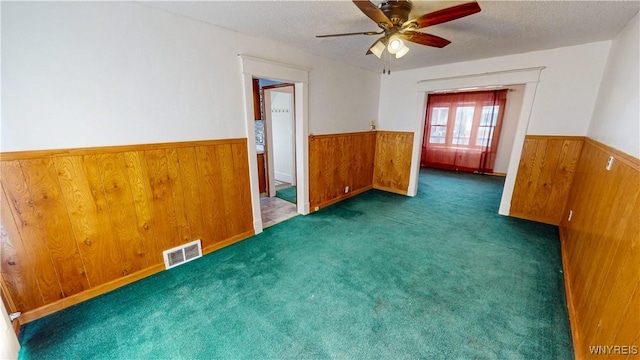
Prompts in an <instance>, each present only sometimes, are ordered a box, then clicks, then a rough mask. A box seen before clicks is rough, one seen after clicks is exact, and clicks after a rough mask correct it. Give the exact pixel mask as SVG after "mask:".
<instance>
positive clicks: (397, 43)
mask: <svg viewBox="0 0 640 360" xmlns="http://www.w3.org/2000/svg"><path fill="white" fill-rule="evenodd" d="M404 46H405V45H404V42H403V41H402V39H400V38H399V37H398V36H393V37H392V38H391V40H390V41H389V45H388V46H387V49H388V50H389V52H390V53H392V54H395V53H397V52H398V51H400V49H402V48H403V47H404Z"/></svg>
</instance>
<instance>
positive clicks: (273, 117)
mask: <svg viewBox="0 0 640 360" xmlns="http://www.w3.org/2000/svg"><path fill="white" fill-rule="evenodd" d="M253 83H254V104H255V106H256V107H259V112H258V111H256V116H255V117H256V126H255V129H256V151H257V154H258V174H259V175H260V176H259V182H260V186H259V188H260V213H261V219H262V224H263V227H264V228H266V227H269V226H271V225H275V224H277V223H279V222H282V221H284V220H287V219H290V218H291V217H293V216H295V215H297V210H296V205H297V199H296V198H297V196H296V159H295V157H296V138H295V133H296V132H295V117H294V114H295V92H294V84H290V83H283V82H278V81H274V80H268V79H254V81H253ZM256 86H257V89H255V87H256Z"/></svg>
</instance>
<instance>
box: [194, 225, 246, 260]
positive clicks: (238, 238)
mask: <svg viewBox="0 0 640 360" xmlns="http://www.w3.org/2000/svg"><path fill="white" fill-rule="evenodd" d="M255 234H256V233H255V231H254V230H249V231H245V232H243V233H242V234H238V235H235V236H232V237H230V238H228V239H227V240H224V241H220V242H217V243H215V244H212V245H209V246H207V247H205V248H204V249H202V255H207V254H209V253H211V252H214V251H216V250H220V249H222V248H223V247H227V246H229V245H233V244H235V243H237V242H239V241H242V240H245V239H247V238H250V237H252V236H253V235H255Z"/></svg>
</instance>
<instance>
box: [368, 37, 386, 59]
mask: <svg viewBox="0 0 640 360" xmlns="http://www.w3.org/2000/svg"><path fill="white" fill-rule="evenodd" d="M385 47H386V46H385V45H384V43H383V42H382V41H378V42H376V43H375V44H374V45H373V46H372V47H371V49H369V51H371V52H372V53H373V55H375V56H377V57H378V59H380V56H382V52H383V51H384V48H385Z"/></svg>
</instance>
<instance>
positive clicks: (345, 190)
mask: <svg viewBox="0 0 640 360" xmlns="http://www.w3.org/2000/svg"><path fill="white" fill-rule="evenodd" d="M348 192H349V187H348V186H345V187H344V193H345V194H346V193H348Z"/></svg>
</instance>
